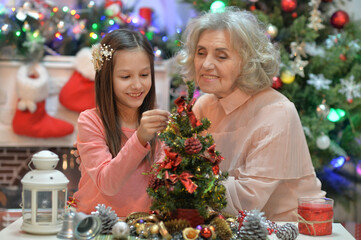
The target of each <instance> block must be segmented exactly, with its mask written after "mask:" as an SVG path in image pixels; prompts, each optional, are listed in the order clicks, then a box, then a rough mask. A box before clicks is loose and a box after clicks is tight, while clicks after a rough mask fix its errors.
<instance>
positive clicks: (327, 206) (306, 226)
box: [298, 198, 333, 236]
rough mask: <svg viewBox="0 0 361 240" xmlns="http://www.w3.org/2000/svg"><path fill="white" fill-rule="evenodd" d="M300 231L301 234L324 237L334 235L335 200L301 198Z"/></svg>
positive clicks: (299, 210)
mask: <svg viewBox="0 0 361 240" xmlns="http://www.w3.org/2000/svg"><path fill="white" fill-rule="evenodd" d="M298 215H299V219H298V230H299V232H300V233H301V234H305V235H313V236H323V235H331V234H332V222H333V199H330V198H299V199H298Z"/></svg>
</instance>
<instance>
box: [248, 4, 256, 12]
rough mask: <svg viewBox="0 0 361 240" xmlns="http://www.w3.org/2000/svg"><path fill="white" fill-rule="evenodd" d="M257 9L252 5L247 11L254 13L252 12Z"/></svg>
mask: <svg viewBox="0 0 361 240" xmlns="http://www.w3.org/2000/svg"><path fill="white" fill-rule="evenodd" d="M256 9H257V7H256V5H254V4H252V5H251V6H250V7H249V10H250V11H252V12H253V11H254V10H256Z"/></svg>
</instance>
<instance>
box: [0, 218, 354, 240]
mask: <svg viewBox="0 0 361 240" xmlns="http://www.w3.org/2000/svg"><path fill="white" fill-rule="evenodd" d="M22 221H23V219H22V218H19V219H18V220H16V221H15V222H13V223H12V224H10V225H9V226H8V227H6V228H5V229H3V230H2V231H1V232H0V239H1V240H29V239H37V240H59V239H58V238H57V237H56V235H34V234H28V233H25V232H23V231H22V230H21V229H20V227H21V224H22ZM278 224H283V223H278ZM295 224H296V223H295ZM100 239H102V240H103V239H104V240H111V239H112V236H111V235H108V236H106V235H105V236H104V235H103V236H97V237H96V238H95V239H94V240H100ZM269 239H270V240H276V239H278V238H277V237H276V236H275V235H274V234H273V235H271V236H270V237H269ZM318 239H324V240H326V239H328V240H354V239H355V238H354V237H353V236H352V235H351V234H350V233H349V232H348V231H347V230H346V229H345V228H344V227H343V226H342V225H341V224H340V223H333V225H332V235H328V236H317V237H313V236H308V235H302V234H300V235H299V236H298V237H297V240H318Z"/></svg>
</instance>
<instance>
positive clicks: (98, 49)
mask: <svg viewBox="0 0 361 240" xmlns="http://www.w3.org/2000/svg"><path fill="white" fill-rule="evenodd" d="M91 52H92V62H93V65H94V69H95V71H97V72H98V71H100V70H101V69H102V67H103V63H104V61H109V60H110V59H111V58H112V56H113V52H114V49H113V48H111V47H110V46H109V45H105V44H103V45H101V44H100V43H97V44H95V45H93V46H92V49H91Z"/></svg>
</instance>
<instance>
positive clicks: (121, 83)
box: [113, 49, 152, 110]
mask: <svg viewBox="0 0 361 240" xmlns="http://www.w3.org/2000/svg"><path fill="white" fill-rule="evenodd" d="M113 58H114V71H113V86H114V93H115V96H116V99H117V106H118V108H120V109H123V110H125V109H133V110H137V109H138V108H139V107H140V106H141V105H142V103H143V100H144V98H145V97H146V95H147V94H148V92H149V90H150V87H151V85H152V79H151V68H150V62H149V58H148V55H147V54H146V53H145V51H144V50H142V49H134V50H133V49H132V50H121V51H117V52H116V53H115V54H114V56H113Z"/></svg>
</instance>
